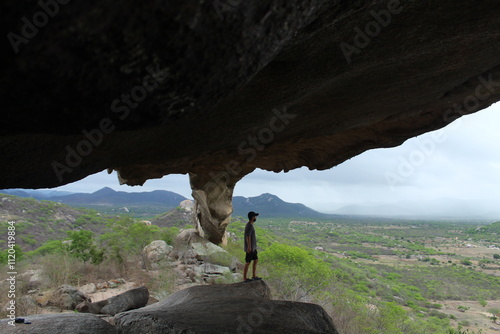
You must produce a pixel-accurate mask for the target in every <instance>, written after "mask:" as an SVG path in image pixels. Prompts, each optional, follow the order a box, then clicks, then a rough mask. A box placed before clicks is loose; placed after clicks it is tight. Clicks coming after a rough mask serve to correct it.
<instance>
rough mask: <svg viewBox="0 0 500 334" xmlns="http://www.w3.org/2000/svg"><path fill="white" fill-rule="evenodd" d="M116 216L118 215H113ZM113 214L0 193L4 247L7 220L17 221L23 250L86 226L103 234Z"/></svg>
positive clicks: (2, 244) (0, 243)
mask: <svg viewBox="0 0 500 334" xmlns="http://www.w3.org/2000/svg"><path fill="white" fill-rule="evenodd" d="M113 217H114V216H113ZM113 217H110V216H106V215H101V214H100V213H96V212H95V211H94V212H92V211H90V210H86V209H75V208H72V207H69V206H67V205H64V204H61V203H57V202H51V201H47V200H36V199H33V198H22V197H19V196H14V195H1V196H0V234H1V235H3V236H5V238H4V237H2V238H0V249H4V248H6V247H7V242H6V239H7V229H8V225H7V222H9V221H14V222H15V223H16V225H15V226H16V244H17V245H18V246H20V247H21V249H22V250H23V251H30V250H34V249H36V248H37V247H39V246H41V245H42V244H43V243H44V242H45V241H47V240H61V239H64V238H66V237H67V234H66V231H70V230H77V229H85V230H90V231H93V232H94V233H96V234H100V233H102V232H103V231H104V229H105V223H104V222H105V221H107V220H108V219H114V218H113Z"/></svg>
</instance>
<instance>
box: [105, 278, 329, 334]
mask: <svg viewBox="0 0 500 334" xmlns="http://www.w3.org/2000/svg"><path fill="white" fill-rule="evenodd" d="M214 310H216V312H214ZM115 322H116V327H117V329H118V331H119V333H123V334H128V333H134V334H141V333H149V334H154V333H165V334H166V333H192V334H196V333H206V334H209V333H214V334H215V333H217V334H220V333H256V334H259V333H260V334H268V333H269V334H271V333H273V334H274V333H292V334H299V333H300V334H305V333H307V334H313V333H315V334H319V333H325V334H326V333H328V334H336V333H337V331H336V330H335V328H334V327H333V325H332V322H331V319H330V317H329V316H328V315H327V314H326V313H325V311H324V310H323V309H322V308H321V307H320V306H318V305H313V304H307V303H297V302H286V301H276V300H271V299H270V293H269V288H268V287H267V285H266V284H265V283H264V282H262V281H260V282H252V283H236V284H232V285H210V286H207V285H206V286H197V287H192V288H189V289H185V290H181V291H179V292H176V293H175V294H173V295H171V296H170V297H168V298H167V299H166V300H164V301H163V302H160V303H157V304H153V305H150V306H147V307H144V308H142V309H139V310H134V311H129V312H124V313H120V314H118V315H116V317H115Z"/></svg>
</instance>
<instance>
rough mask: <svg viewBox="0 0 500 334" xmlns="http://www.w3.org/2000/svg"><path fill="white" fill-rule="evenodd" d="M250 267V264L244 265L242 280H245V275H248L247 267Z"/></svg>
mask: <svg viewBox="0 0 500 334" xmlns="http://www.w3.org/2000/svg"><path fill="white" fill-rule="evenodd" d="M249 266H250V262H247V263H245V268H243V280H244V281H246V279H247V273H248V267H249Z"/></svg>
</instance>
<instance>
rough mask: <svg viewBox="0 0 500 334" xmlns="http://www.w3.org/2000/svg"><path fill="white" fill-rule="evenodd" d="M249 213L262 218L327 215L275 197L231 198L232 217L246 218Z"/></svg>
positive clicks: (269, 195)
mask: <svg viewBox="0 0 500 334" xmlns="http://www.w3.org/2000/svg"><path fill="white" fill-rule="evenodd" d="M249 211H255V212H259V213H260V214H261V215H262V217H283V218H301V217H303V218H320V217H323V218H326V217H328V216H333V215H327V214H324V213H321V212H318V211H315V210H313V209H311V208H308V207H307V206H305V205H304V204H300V203H288V202H285V201H283V200H282V199H280V198H279V197H278V196H276V195H272V194H267V193H266V194H262V195H260V196H256V197H248V198H247V197H242V196H234V197H233V216H243V217H246V216H247V213H248V212H249Z"/></svg>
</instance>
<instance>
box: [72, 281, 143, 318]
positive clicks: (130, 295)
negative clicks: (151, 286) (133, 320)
mask: <svg viewBox="0 0 500 334" xmlns="http://www.w3.org/2000/svg"><path fill="white" fill-rule="evenodd" d="M148 300H149V291H148V289H147V288H146V287H145V286H141V287H138V288H135V289H131V290H128V291H125V292H124V293H121V294H119V295H117V296H114V297H111V298H108V299H105V300H101V301H98V302H94V303H90V302H88V301H84V302H82V303H80V304H79V305H78V306H77V308H76V309H77V311H79V312H83V313H95V314H110V315H115V314H117V313H120V312H123V311H128V310H132V309H136V308H141V307H143V306H145V305H146V304H147V303H148Z"/></svg>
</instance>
